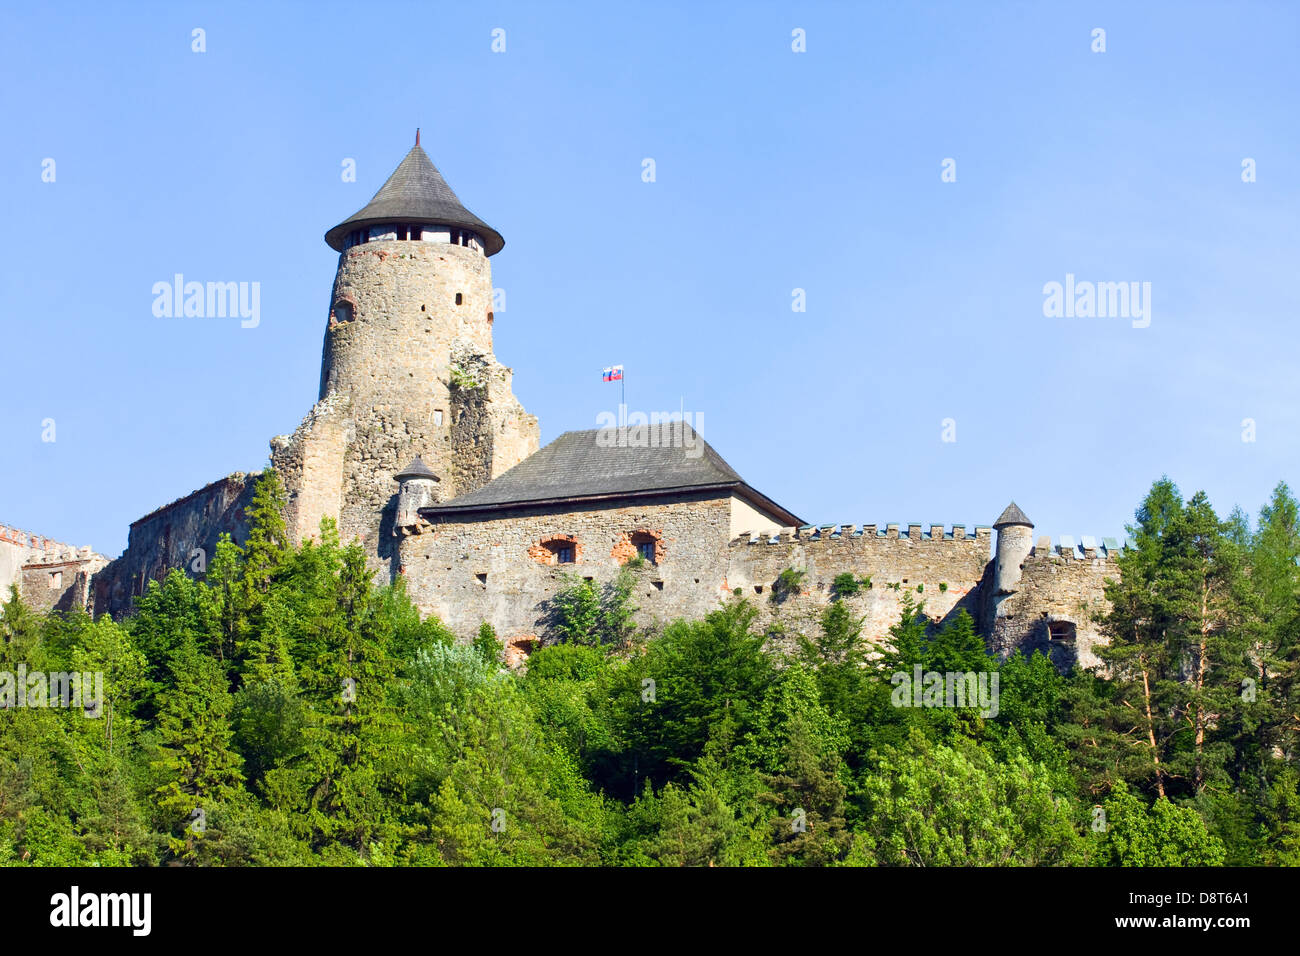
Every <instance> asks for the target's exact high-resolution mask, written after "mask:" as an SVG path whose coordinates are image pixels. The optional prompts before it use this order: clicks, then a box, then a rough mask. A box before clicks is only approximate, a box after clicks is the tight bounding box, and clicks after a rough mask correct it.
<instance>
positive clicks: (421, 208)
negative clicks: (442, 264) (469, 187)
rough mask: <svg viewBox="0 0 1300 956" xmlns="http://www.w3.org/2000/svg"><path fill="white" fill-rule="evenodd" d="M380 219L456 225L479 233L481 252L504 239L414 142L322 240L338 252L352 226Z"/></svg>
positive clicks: (497, 246) (494, 249)
mask: <svg viewBox="0 0 1300 956" xmlns="http://www.w3.org/2000/svg"><path fill="white" fill-rule="evenodd" d="M383 222H398V223H401V222H423V223H442V224H445V225H449V226H460V227H462V228H464V229H469V230H471V231H473V232H476V233H478V234H479V236H481V237H482V239H483V244H484V247H485V248H484V252H486V253H487V255H489V256H492V255H496V254H497V253H498V252H500V251H501V247H502V246H504V245H505V244H506V241H505V240H504V239H502V238H501V233H499V232H497V231H496V230H495V229H493V228H492V227H491V226H489V225H488V224H487V223H485V222H484V221H483V220H482V219H480V218H479V217H478V216H476V215H474V214H473V213H472V212H470V211H469V210H468V209H466V208H465V206H464V205H463V204H462V203H461V201H460V200H459V199H457V198H456V194H455V193H454V192H452V191H451V187H450V186H448V185H447V180H445V179H443V178H442V173H440V172H438V167H436V166H434V165H433V160H431V159H429V156H428V154H426V153H425V151H424V150H423V149H421V148H420V146H419V144H416V145H415V146H414V147H412V148H411V151H410V152H409V153H407V154H406V158H405V159H403V160H402V161H401V162H400V163H399V164H398V166H397V169H395V170H393V175H391V176H389V177H388V182H386V183H384V184H383V185H382V186H381V187H379V192H377V193H375V198H374V199H372V200H370V202H369V204H367V205H366V207H365V208H364V209H362V210H361V211H360V212H358V213H356V214H354V215H352V216H349V217H348V218H347V219H344V220H343V221H342V222H341V223H339V224H338V225H337V226H335V227H334V228H333V229H331V230H330V231H329V232H327V233H325V241H326V242H328V243H329V244H330V246H331V247H332V248H334V249H336V250H338V251H339V252H342V251H343V240H344V238H345V237H346V236H347V234H348V233H349V232H351V231H352V230H353V229H358V228H360V227H361V226H370V225H376V224H378V223H383Z"/></svg>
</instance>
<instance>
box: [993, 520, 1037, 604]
mask: <svg viewBox="0 0 1300 956" xmlns="http://www.w3.org/2000/svg"><path fill="white" fill-rule="evenodd" d="M993 530H994V531H996V532H997V533H998V541H997V548H996V553H995V557H994V562H995V563H994V570H993V592H994V594H1010V593H1011V592H1013V591H1015V590H1016V585H1017V584H1019V583H1020V570H1021V565H1022V564H1024V561H1025V558H1027V557H1029V552H1030V551H1032V550H1033V548H1034V523H1033V522H1032V521H1030V520H1029V517H1028V516H1027V515H1026V514H1025V513H1024V512H1023V511H1021V510H1020V508H1019V506H1018V505H1017V504H1016V503H1015V502H1014V501H1013V502H1011V504H1009V505H1007V507H1006V510H1005V511H1003V512H1002V514H1001V515H999V516H998V520H997V521H995V522H993Z"/></svg>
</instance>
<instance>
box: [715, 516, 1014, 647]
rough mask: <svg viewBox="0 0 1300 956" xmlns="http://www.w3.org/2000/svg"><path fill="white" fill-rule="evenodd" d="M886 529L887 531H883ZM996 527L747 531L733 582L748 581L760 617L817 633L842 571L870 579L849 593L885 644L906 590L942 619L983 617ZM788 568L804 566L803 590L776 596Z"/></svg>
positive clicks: (738, 542)
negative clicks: (982, 593) (981, 592)
mask: <svg viewBox="0 0 1300 956" xmlns="http://www.w3.org/2000/svg"><path fill="white" fill-rule="evenodd" d="M882 532H883V533H882ZM989 552H990V535H989V529H987V528H978V529H975V533H973V534H970V535H967V534H966V529H965V526H962V525H957V526H955V527H954V528H953V529H952V530H951V531H948V532H946V533H945V530H944V526H943V525H928V524H927V525H911V526H910V527H909V526H902V527H900V526H899V525H897V524H887V525H884V526H879V527H878V526H876V525H866V526H864V527H863V528H858V527H857V526H856V525H827V526H825V527H821V528H808V529H803V530H796V529H794V528H785V529H782V530H781V532H780V534H778V535H772V534H769V533H759V534H752V535H751V534H747V535H742V536H740V537H738V538H735V539H734V540H732V541H731V542H730V545H729V547H728V567H727V585H728V586H729V587H732V588H740V589H741V592H742V593H743V594H744V596H745V597H747V598H749V599H750V600H751V601H754V602H755V603H756V605H757V606H758V607H759V611H760V617H759V622H758V623H759V625H760V626H763V627H769V626H772V625H782V626H784V627H786V628H790V629H793V630H795V631H799V630H802V631H803V632H805V633H811V632H812V631H814V630H815V629H816V627H817V626H818V624H817V622H818V619H819V618H820V616H821V614H822V612H823V611H825V609H826V607H827V606H828V605H829V604H830V603H831V601H832V599H833V594H834V591H833V588H832V584H833V582H834V580H835V577H836V576H837V575H839V574H843V573H850V574H852V575H854V577H856V578H858V579H860V580H861V579H869V580H870V585H869V586H867V585H865V584H864V585H863V586H862V587H861V589H860V590H859V591H858V593H857V594H855V595H851V596H848V597H844V598H843V600H844V601H845V602H846V603H847V604H848V606H849V608H850V609H851V610H852V611H853V613H854V615H855V616H857V617H859V618H863V619H864V620H863V626H862V634H863V637H865V638H866V639H867V640H869V641H871V642H873V643H876V644H879V643H881V642H883V641H885V640H887V639H888V636H889V628H890V626H891V625H893V624H896V623H898V620H899V617H900V615H901V614H902V609H903V596H904V594H910V595H911V597H912V598H913V599H914V600H915V601H917V602H924V604H925V612H926V614H927V616H928V617H930V618H931V619H932V620H933V621H934V622H936V623H941V622H945V621H948V620H951V619H952V618H953V617H954V616H955V615H956V614H957V613H958V612H959V611H961V610H963V609H964V610H966V611H967V612H968V613H969V614H970V615H971V617H972V618H973V619H974V620H975V622H976V625H977V626H978V624H979V611H980V608H979V602H978V599H977V597H978V588H979V586H980V582H981V580H982V579H983V578H984V576H985V572H986V569H987V568H988V566H989ZM786 569H793V570H795V571H802V572H804V574H803V579H802V582H801V585H800V591H799V592H798V593H796V594H790V595H788V596H786V597H784V599H783V600H781V601H779V602H778V601H775V600H773V587H774V585H775V583H776V581H777V579H778V578H779V577H780V575H781V573H782V572H783V571H785V570H786Z"/></svg>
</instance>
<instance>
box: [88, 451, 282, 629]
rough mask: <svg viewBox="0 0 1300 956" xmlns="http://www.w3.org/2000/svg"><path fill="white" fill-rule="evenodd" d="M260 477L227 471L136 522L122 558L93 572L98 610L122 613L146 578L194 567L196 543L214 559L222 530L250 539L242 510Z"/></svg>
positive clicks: (206, 558)
mask: <svg viewBox="0 0 1300 956" xmlns="http://www.w3.org/2000/svg"><path fill="white" fill-rule="evenodd" d="M257 478H258V476H257V475H256V474H245V473H244V472H237V473H235V474H232V475H227V476H226V477H225V478H222V479H220V480H219V481H214V482H213V483H212V484H210V485H206V486H205V487H203V488H200V489H199V490H198V491H195V492H193V493H191V494H189V495H186V496H185V497H184V498H181V499H179V500H178V501H173V502H172V503H171V504H169V505H164V506H163V507H161V508H159V509H158V510H157V511H153V512H151V513H150V514H148V515H145V516H144V517H143V518H141V519H140V520H138V521H136V522H135V523H133V524H132V525H131V530H130V533H129V535H128V537H127V546H126V550H125V551H123V552H122V555H121V557H119V558H117V560H115V561H112V562H110V563H109V564H108V566H107V567H105V568H104V569H103V570H102V571H100V572H99V573H98V574H96V575H95V576H94V579H93V582H92V589H93V592H94V610H95V614H96V615H99V614H111V615H113V616H114V617H122V616H123V615H124V614H126V613H127V612H128V611H129V610H130V609H131V604H132V601H133V599H134V598H135V597H136V596H137V595H139V594H142V593H143V592H144V589H145V587H146V585H147V582H148V581H150V580H159V581H160V580H162V579H163V578H164V577H166V575H167V572H168V571H170V570H171V569H172V568H188V567H190V566H191V562H192V559H191V554H192V553H193V551H194V550H195V549H196V548H201V549H202V550H203V552H204V556H205V562H206V561H210V560H211V559H212V556H213V554H214V553H215V551H216V546H217V539H218V538H220V536H221V535H222V534H223V533H228V534H230V536H231V537H232V538H234V540H235V541H236V542H238V543H240V544H242V543H243V542H244V541H246V540H247V539H248V522H247V519H246V518H245V516H244V509H245V508H246V507H248V505H249V504H251V503H252V500H253V489H254V485H255V484H256V482H257Z"/></svg>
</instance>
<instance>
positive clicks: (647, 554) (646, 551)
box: [636, 541, 655, 564]
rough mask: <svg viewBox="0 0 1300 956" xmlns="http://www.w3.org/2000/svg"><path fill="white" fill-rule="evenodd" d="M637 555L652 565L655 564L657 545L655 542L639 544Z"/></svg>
mask: <svg viewBox="0 0 1300 956" xmlns="http://www.w3.org/2000/svg"><path fill="white" fill-rule="evenodd" d="M636 553H637V554H639V555H640V556H641V557H643V558H645V559H646V560H647V561H649V562H650V563H651V564H654V563H655V543H654V542H653V541H642V542H639V543H638V544H637V546H636Z"/></svg>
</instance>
